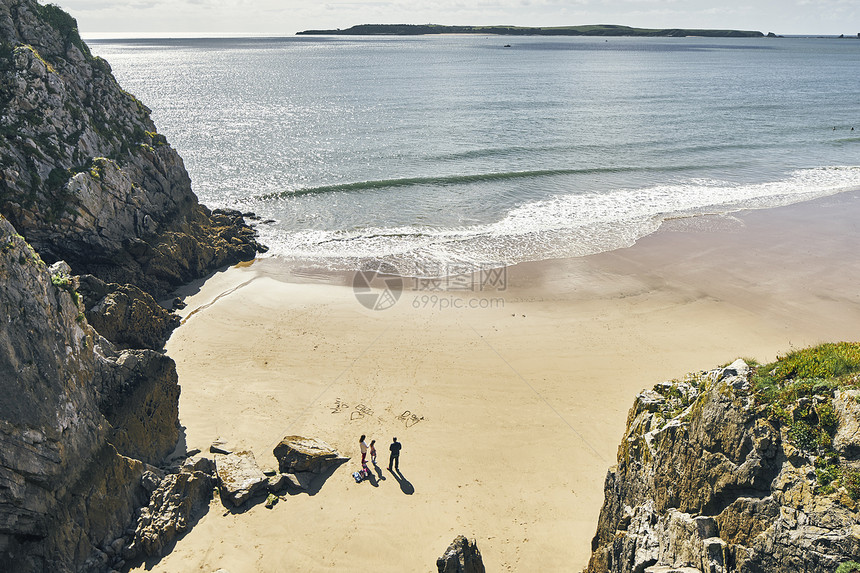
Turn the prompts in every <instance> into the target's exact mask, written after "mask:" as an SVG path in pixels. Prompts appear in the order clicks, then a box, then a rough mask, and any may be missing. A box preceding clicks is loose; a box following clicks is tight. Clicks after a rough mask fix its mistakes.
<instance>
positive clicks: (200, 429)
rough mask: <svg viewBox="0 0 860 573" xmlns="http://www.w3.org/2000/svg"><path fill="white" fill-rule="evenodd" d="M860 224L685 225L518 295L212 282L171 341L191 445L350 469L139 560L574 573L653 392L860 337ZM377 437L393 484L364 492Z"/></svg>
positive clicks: (557, 272) (304, 282)
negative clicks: (390, 300)
mask: <svg viewBox="0 0 860 573" xmlns="http://www.w3.org/2000/svg"><path fill="white" fill-rule="evenodd" d="M858 220H860V193H858V192H850V193H843V194H841V195H838V196H833V197H829V198H824V199H819V200H816V201H812V202H807V203H803V204H797V205H793V206H789V207H782V208H777V209H769V210H759V211H747V212H740V213H736V214H734V215H731V216H708V217H697V218H691V219H677V220H673V221H670V222H668V223H666V224H664V225H663V227H662V228H661V230H660V231H658V232H657V233H655V234H653V235H650V236H648V237H645V238H643V239H641V240H640V241H638V242H637V244H636V245H634V246H632V247H630V248H627V249H621V250H617V251H613V252H609V253H602V254H599V255H594V256H591V257H584V258H579V259H568V260H557V261H543V262H539V263H527V264H520V265H515V266H512V267H510V268H508V269H506V273H505V275H504V277H503V280H504V282H503V284H502V283H497V284H496V286H504V290H486V291H481V290H479V289H478V288H477V286H476V287H474V288H473V289H467V290H459V291H443V292H436V291H427V290H419V289H417V288H416V285H415V283H414V282H411V281H406V283H405V287H404V290H403V292H402V294H401V296H400V298H399V300H398V301H397V303H396V304H395V305H394V306H393V307H391V308H389V309H387V310H379V311H374V310H368V309H366V308H365V307H363V306H362V305H361V304H359V302H358V301H357V300H356V298H355V296H354V293H353V290H352V288H351V287H350V286H348V285H346V284H343V283H344V282H348V281H347V280H345V279H344V278H340V279H338V278H337V277H331V278H329V279H328V280H323V279H320V280H317V281H315V280H310V279H308V278H307V277H303V276H298V275H295V274H291V271H290V270H289V269H286V268H284V265H283V264H281V263H279V261H277V260H272V259H264V260H259V261H257V262H255V263H254V264H251V265H245V266H240V267H234V268H231V269H229V270H227V271H225V272H221V273H218V274H216V275H215V276H213V277H211V278H210V279H208V280H207V281H205V282H204V283H202V284H199V285H196V286H194V287H192V288H190V289H189V290H188V292H187V296H186V299H185V302H186V303H187V305H188V306H187V308H185V309H184V310H183V311H181V314H182V316H183V324H182V326H181V327H180V328H179V329H178V330H176V331H175V333H174V334H173V336H172V338H171V339H170V341H169V342H168V345H167V352H168V354H169V355H170V356H171V357H173V358H174V360H176V363H177V369H178V373H179V382H180V385H181V387H182V395H181V398H180V421H181V423H182V425H183V426H184V427H185V433H186V442H187V447H188V449H194V448H199V449H201V450H203V451H204V452H207V451H208V448H209V445H210V444H211V443H212V442H213V441H214V440H215V439H216V438H219V437H220V438H223V439H224V440H226V441H227V443H228V444H230V445H231V446H234V447H236V448H246V449H250V450H251V451H253V452H254V454H255V456H256V459H257V461H258V463H259V464H260V466H261V467H263V468H274V467H275V466H276V463H275V460H274V457H273V455H272V449H273V448H274V446H275V445H276V444H277V443H278V442H279V441H280V439H281V438H283V437H284V436H286V435H292V434H298V435H304V436H309V437H315V438H319V439H321V440H324V441H326V442H328V443H329V444H331V445H333V446H334V447H336V448H337V449H338V450H339V451H340V452H342V453H343V454H345V455H348V456H351V458H352V459H351V460H350V461H349V462H347V463H346V464H344V465H343V466H341V467H340V468H339V469H338V470H337V471H335V472H334V473H333V474H332V475H331V477H330V478H329V479H328V480H327V481H326V482H325V483H324V484H322V485H321V487H320V488H319V491H316V492H314V493H313V494H312V495H309V494H307V493H302V494H296V495H287V496H286V499H284V500H283V501H281V502H280V503H278V504H277V505H276V506H275V507H274V508H273V509H271V510H270V509H266V508H265V507H264V506H263V504H262V503H257V504H253V505H252V506H251V507H250V508H249V509H247V510H244V511H241V512H231V511H228V510H227V509H225V508H224V507H223V506H222V505H221V502H220V500H218V499H217V498H216V499H215V500H213V502H212V504H211V506H210V509H209V511H208V513H206V515H204V516H203V517H202V519H200V521H199V522H198V523H197V524H196V525H195V527H194V528H193V529H192V530H191V531H190V532H189V533H188V534H187V535H185V536H184V537H182V538H181V539H180V540H179V542H178V543H177V544H176V547H175V548H174V549H173V551H172V552H171V553H170V554H169V555H167V556H166V557H164V558H162V559H160V560H153V561H150V562H149V563H147V564H145V566H143V567H141V568H140V570H143V569H144V568H145V569H146V570H152V571H165V572H183V571H207V572H212V571H215V570H217V569H219V568H223V569H226V570H227V571H229V572H230V573H246V572H247V573H250V572H260V571H263V572H277V571H332V570H334V571H347V570H372V571H376V572H386V571H392V572H393V571H398V572H403V571H416V572H427V571H435V560H436V558H437V557H438V556H440V555H441V554H442V553H443V552H444V550H445V549H446V547H447V546H448V544H449V543H450V542H451V540H452V539H453V538H454V537H455V536H456V535H458V534H463V535H466V536H467V537H469V538H473V539H476V540H477V543H478V547H479V548H480V550H481V552H482V554H483V559H484V563H485V565H486V568H487V571H576V570H580V569H581V568H582V567H584V566H585V564H586V562H587V559H588V556H589V554H590V543H591V538H592V535H593V534H594V531H595V527H596V524H597V515H598V511H599V509H600V506H601V504H602V501H603V479H604V476H605V474H606V470H607V469H608V468H609V466H611V465H613V464H614V459H615V453H616V448H617V446H618V441H619V439H620V437H621V435H622V432H623V430H624V424H625V420H626V415H627V411H628V408H629V407H630V406H631V404H632V402H633V398H634V396H635V394H636V393H637V392H639V391H640V390H642V389H643V388H646V387H650V386H652V385H653V384H655V383H657V382H660V381H662V380H666V379H671V378H678V377H682V376H683V375H684V374H685V373H687V372H689V371H694V370H702V369H708V368H712V367H715V366H717V365H720V364H725V363H729V362H731V361H733V360H734V359H735V358H737V357H740V356H742V357H753V358H756V359H758V360H760V361H767V360H772V359H774V358H775V356H776V355H777V353H780V352H784V351H787V350H790V349H791V348H792V347H802V346H806V345H809V344H813V343H818V342H824V341H831V340H844V339H851V340H857V339H860V288H858V287H860V265H858V264H857V262H858V261H857V248H858V246H860V229H858V226H857V223H856V221H858ZM347 278H348V277H347ZM432 297H436V298H435V301H434V299H433V298H432ZM457 301H459V302H457ZM443 306H445V307H447V308H442V307H443ZM454 307H458V308H454ZM361 434H367V436H368V440H370V439H376V441H377V449H378V450H379V455H380V460H379V473H378V475H377V477H376V478H375V480H373V482H370V483H369V482H364V483H361V484H356V483H355V481H354V480H353V479H352V476H351V474H352V472H354V471H356V470H357V469H358V467H359V460H360V454H359V448H358V439H359V436H360V435H361ZM394 436H396V437H397V438H398V439H399V440H400V441H401V442H402V443H403V453H402V456H401V460H400V462H401V463H400V467H401V472H402V476H395V475H394V474H392V473H390V472H389V471H388V470H387V469H386V466H387V462H388V444H389V443H391V439H392V437H394Z"/></svg>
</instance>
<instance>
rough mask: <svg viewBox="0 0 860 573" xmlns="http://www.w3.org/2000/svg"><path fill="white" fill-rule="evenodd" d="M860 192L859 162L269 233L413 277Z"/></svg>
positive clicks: (294, 254) (276, 243)
mask: <svg viewBox="0 0 860 573" xmlns="http://www.w3.org/2000/svg"><path fill="white" fill-rule="evenodd" d="M858 188H860V167H820V168H813V169H802V170H798V171H795V172H793V173H792V174H791V175H790V176H789V177H787V178H786V179H783V180H780V181H772V182H767V183H758V184H733V183H729V182H726V181H717V180H702V179H694V180H689V181H686V182H683V183H678V184H672V185H661V186H653V187H647V188H641V189H619V190H616V191H611V192H605V193H582V194H570V195H558V196H555V197H553V198H551V199H546V200H541V201H534V202H530V203H526V204H523V205H521V206H519V207H516V208H514V209H512V210H510V211H509V212H508V213H507V215H506V216H505V217H504V218H502V219H501V220H499V221H497V222H494V223H490V224H479V225H473V226H464V227H458V228H448V229H435V228H429V227H420V226H400V227H387V228H381V227H373V228H365V229H359V230H349V231H319V230H305V231H293V232H289V231H286V230H284V229H281V228H278V227H277V226H273V227H266V226H263V227H262V228H261V239H262V241H263V242H264V243H266V244H268V245H269V246H270V247H271V251H270V253H271V254H272V255H274V256H280V257H284V258H289V259H294V260H300V261H302V262H304V263H305V264H308V265H311V266H319V267H323V268H329V269H339V270H351V269H355V268H357V267H358V266H359V265H360V264H361V263H362V261H366V260H368V259H381V260H386V261H388V262H391V263H393V264H395V265H396V266H397V267H398V268H401V269H406V270H405V272H407V273H409V272H413V273H414V272H417V273H418V274H444V273H445V272H447V271H448V270H449V269H450V268H452V267H454V266H457V265H487V264H513V263H517V262H523V261H531V260H542V259H549V258H559V257H575V256H584V255H589V254H593V253H598V252H602V251H607V250H612V249H617V248H621V247H625V246H629V245H632V244H633V243H634V242H635V241H636V240H637V239H638V238H640V237H642V236H644V235H646V234H649V233H651V232H653V231H654V230H656V229H657V228H658V227H659V225H660V223H661V222H662V221H664V220H665V219H667V218H671V217H678V216H695V215H699V214H705V213H727V212H731V211H735V210H739V209H757V208H766V207H776V206H782V205H788V204H792V203H797V202H801V201H806V200H810V199H814V198H817V197H822V196H826V195H831V194H835V193H838V192H841V191H847V190H850V189H858Z"/></svg>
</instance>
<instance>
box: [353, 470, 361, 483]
mask: <svg viewBox="0 0 860 573" xmlns="http://www.w3.org/2000/svg"><path fill="white" fill-rule="evenodd" d="M352 477H353V478H354V479H355V483H361V472H355V473H354V474H352Z"/></svg>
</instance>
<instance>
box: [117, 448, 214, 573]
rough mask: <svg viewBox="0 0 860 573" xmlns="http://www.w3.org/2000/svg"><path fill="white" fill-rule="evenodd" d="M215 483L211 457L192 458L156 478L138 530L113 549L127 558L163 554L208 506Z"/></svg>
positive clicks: (135, 529)
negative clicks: (177, 469) (175, 471)
mask: <svg viewBox="0 0 860 573" xmlns="http://www.w3.org/2000/svg"><path fill="white" fill-rule="evenodd" d="M155 484H157V485H155ZM214 484H215V465H214V464H213V463H212V460H209V459H207V458H193V459H190V460H188V461H186V463H185V464H184V465H183V466H182V468H181V469H180V471H179V472H177V473H172V474H167V475H166V476H164V477H163V478H162V479H161V480H157V478H156V479H155V480H154V481H153V485H155V488H154V489H152V493H151V494H150V498H149V504H148V505H147V506H146V507H144V508H143V509H142V510H141V512H140V517H139V518H138V520H137V524H136V526H135V528H134V530H133V531H131V532H129V534H128V535H127V536H126V537H125V538H123V539H122V540H121V541H120V543H119V544H116V543H115V544H113V549H114V550H115V551H116V552H117V553H119V554H121V555H122V558H123V559H124V560H130V559H139V558H141V557H155V556H160V555H162V554H163V553H164V551H165V550H166V549H167V548H168V547H170V545H171V544H172V543H173V542H174V541H175V540H176V538H177V537H178V536H179V535H181V534H182V533H184V532H185V531H187V530H188V529H189V528H190V527H191V524H192V523H193V522H194V521H195V520H196V519H197V518H198V517H199V516H200V515H201V514H202V513H203V511H204V510H205V509H206V508H207V507H208V505H209V500H211V499H212V489H213V486H214Z"/></svg>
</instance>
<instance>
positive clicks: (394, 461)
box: [388, 438, 403, 471]
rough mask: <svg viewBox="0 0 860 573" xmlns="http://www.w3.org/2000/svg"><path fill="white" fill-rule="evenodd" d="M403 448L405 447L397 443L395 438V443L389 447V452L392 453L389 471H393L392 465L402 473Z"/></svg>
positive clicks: (389, 460)
mask: <svg viewBox="0 0 860 573" xmlns="http://www.w3.org/2000/svg"><path fill="white" fill-rule="evenodd" d="M402 447H403V445H402V444H401V443H400V442H398V441H397V438H394V441H393V442H391V445H390V446H388V450H389V451H390V452H391V456H390V457H389V458H388V471H392V469H391V466H392V465H393V466H394V468H395V469H396V470H397V471H400V448H402Z"/></svg>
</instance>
